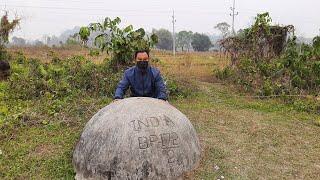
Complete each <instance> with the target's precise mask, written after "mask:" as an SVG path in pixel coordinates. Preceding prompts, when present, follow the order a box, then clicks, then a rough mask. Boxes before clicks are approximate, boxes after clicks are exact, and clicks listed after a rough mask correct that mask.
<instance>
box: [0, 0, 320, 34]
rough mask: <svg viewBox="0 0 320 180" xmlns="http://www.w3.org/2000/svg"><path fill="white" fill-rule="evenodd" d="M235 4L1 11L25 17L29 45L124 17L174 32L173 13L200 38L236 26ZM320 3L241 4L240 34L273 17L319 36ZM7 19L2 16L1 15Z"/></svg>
mask: <svg viewBox="0 0 320 180" xmlns="http://www.w3.org/2000/svg"><path fill="white" fill-rule="evenodd" d="M232 2H233V1H232V0H227V1H212V0H211V1H210V0H202V1H197V2H186V1H181V0H177V1H168V0H162V1H146V0H140V1H129V2H126V1H112V2H110V1H99V0H94V1H91V2H88V1H83V0H70V1H66V2H65V1H63V0H26V1H21V0H10V1H9V0H4V2H1V3H0V7H1V10H7V11H8V12H9V15H10V17H14V15H17V16H19V17H21V18H22V21H21V25H20V29H19V30H17V31H15V32H14V33H13V36H18V37H22V38H25V39H28V40H31V39H33V40H34V39H40V38H42V37H43V35H50V36H52V35H56V36H58V35H60V34H61V33H62V32H63V31H65V30H67V29H72V28H73V27H75V26H85V25H88V24H89V23H91V22H97V21H101V20H103V19H104V18H105V17H112V18H114V17H116V16H119V17H120V18H121V19H122V23H121V24H122V25H123V26H125V25H128V24H132V25H133V26H134V27H135V28H139V27H143V28H145V29H146V30H147V31H151V30H152V28H156V29H159V28H166V29H169V30H170V31H171V30H172V10H173V9H174V11H175V16H176V31H177V32H178V31H180V30H191V31H194V32H201V33H210V34H213V33H216V34H218V32H217V31H216V30H215V29H214V28H213V27H214V26H215V25H216V24H217V23H219V22H224V21H225V22H228V23H229V24H231V16H230V15H229V14H230V13H231V10H230V6H232ZM318 7H320V1H317V0H305V1H303V2H302V1H297V0H291V1H289V0H282V1H276V0H268V1H267V0H262V1H259V2H257V1H253V0H242V1H239V0H238V1H236V11H237V12H239V15H238V16H236V19H235V29H236V30H238V29H240V28H245V27H248V26H249V25H250V24H251V23H252V22H253V19H254V17H255V16H256V14H257V13H262V12H267V11H268V12H270V15H271V17H272V19H273V23H275V24H283V25H289V24H292V25H294V26H295V27H296V34H297V35H299V36H304V37H309V38H310V37H314V36H316V35H319V33H320V16H319V13H318V10H317V8H318ZM2 14H3V11H2Z"/></svg>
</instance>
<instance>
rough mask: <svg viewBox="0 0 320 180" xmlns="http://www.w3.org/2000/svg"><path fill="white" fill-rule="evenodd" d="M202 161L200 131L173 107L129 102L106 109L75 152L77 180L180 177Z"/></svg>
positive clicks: (146, 101) (153, 102)
mask: <svg viewBox="0 0 320 180" xmlns="http://www.w3.org/2000/svg"><path fill="white" fill-rule="evenodd" d="M199 159H200V146H199V141H198V137H197V135H196V132H195V130H194V128H193V126H192V125H191V123H190V122H189V120H188V118H187V117H186V116H185V115H184V114H182V113H181V112H180V111H179V110H177V109H176V108H175V107H173V106H172V105H170V104H169V103H167V102H165V101H162V100H158V99H153V98H144V97H136V98H127V99H123V100H120V101H117V102H114V103H111V104H110V105H108V106H106V107H105V108H103V109H101V110H100V111H99V112H98V113H97V114H95V115H94V116H93V117H92V119H91V120H90V121H89V122H88V123H87V124H86V126H85V128H84V131H83V133H82V135H81V137H80V140H79V142H78V144H77V146H76V148H75V150H74V154H73V165H74V168H75V170H76V173H77V174H76V179H130V180H136V179H139V180H140V179H161V180H162V179H176V178H178V177H181V175H183V173H184V172H188V171H190V170H192V169H193V168H194V167H195V166H196V165H197V163H198V161H199Z"/></svg>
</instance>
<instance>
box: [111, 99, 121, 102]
mask: <svg viewBox="0 0 320 180" xmlns="http://www.w3.org/2000/svg"><path fill="white" fill-rule="evenodd" d="M120 100H121V99H114V100H113V101H112V102H113V103H114V102H117V101H120Z"/></svg>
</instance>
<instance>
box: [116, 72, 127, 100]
mask: <svg viewBox="0 0 320 180" xmlns="http://www.w3.org/2000/svg"><path fill="white" fill-rule="evenodd" d="M129 84H130V82H129V79H128V78H127V76H126V73H124V75H123V78H122V80H121V81H120V82H119V84H118V87H117V89H116V92H115V94H114V99H123V95H124V94H125V92H126V91H127V89H128V88H129Z"/></svg>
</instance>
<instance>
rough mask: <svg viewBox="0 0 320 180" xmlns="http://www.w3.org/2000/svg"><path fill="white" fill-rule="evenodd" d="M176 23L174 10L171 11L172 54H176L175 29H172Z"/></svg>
mask: <svg viewBox="0 0 320 180" xmlns="http://www.w3.org/2000/svg"><path fill="white" fill-rule="evenodd" d="M175 23H176V19H175V17H174V10H173V11H172V40H173V48H172V52H173V56H174V57H175V56H176V35H175V31H174V26H175Z"/></svg>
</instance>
